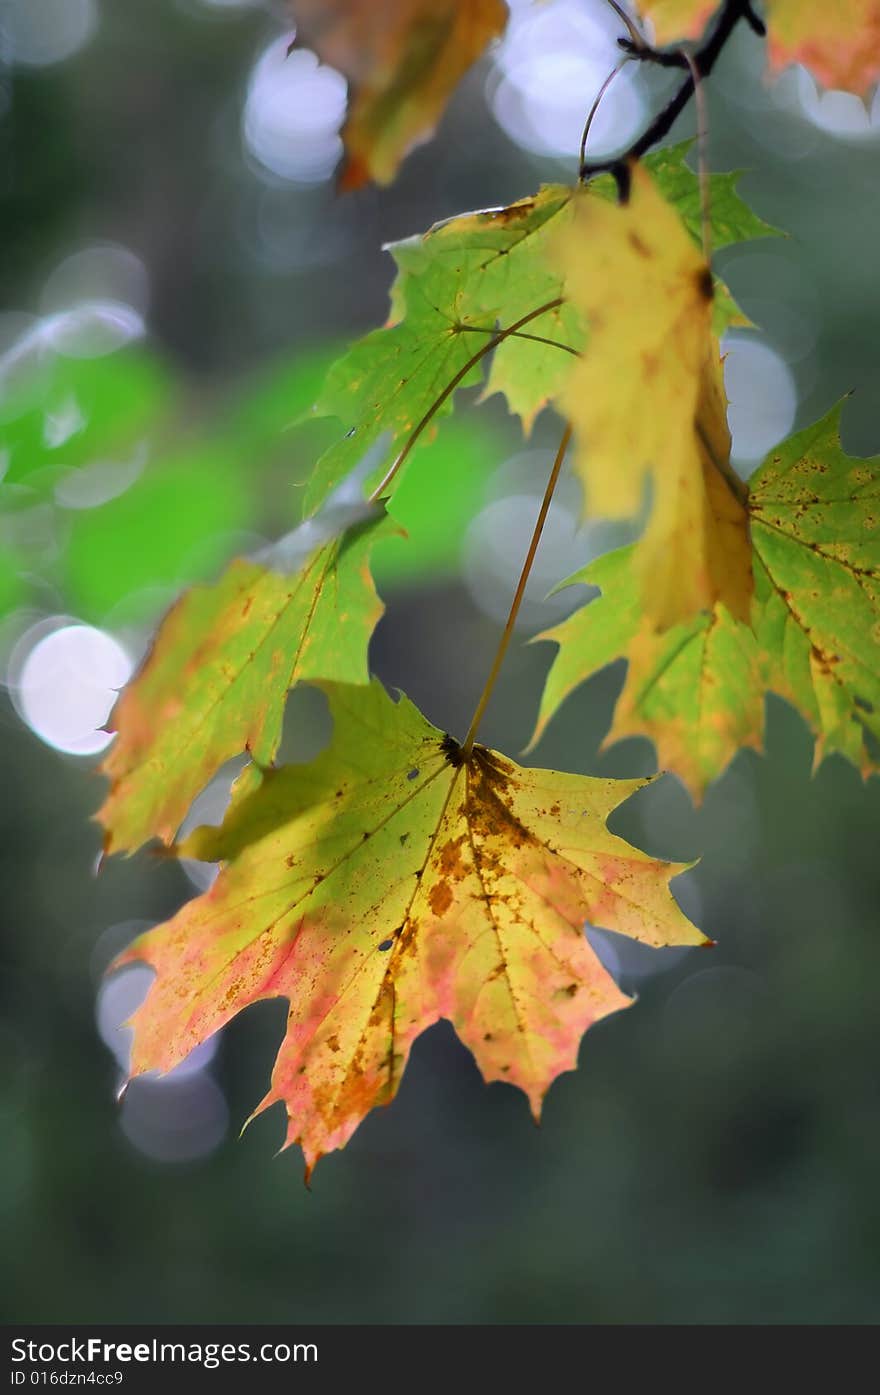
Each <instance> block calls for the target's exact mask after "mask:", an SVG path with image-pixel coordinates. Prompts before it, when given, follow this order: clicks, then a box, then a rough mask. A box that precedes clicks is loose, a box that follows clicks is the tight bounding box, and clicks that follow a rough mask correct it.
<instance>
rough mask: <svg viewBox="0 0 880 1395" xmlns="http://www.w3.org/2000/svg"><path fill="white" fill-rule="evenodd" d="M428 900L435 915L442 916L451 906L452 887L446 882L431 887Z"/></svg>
mask: <svg viewBox="0 0 880 1395" xmlns="http://www.w3.org/2000/svg"><path fill="white" fill-rule="evenodd" d="M428 900H429V902H430V904H431V910H432V911H433V912H434V914H435V915H438V916H439V915H444V914H445V913H446V911H448V910H449V907H450V906H451V905H452V887H451V886H450V885H449V883H448V882H437V884H436V886H432V887H431V894H430V896H429V897H428Z"/></svg>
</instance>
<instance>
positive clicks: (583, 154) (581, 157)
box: [578, 6, 632, 184]
mask: <svg viewBox="0 0 880 1395" xmlns="http://www.w3.org/2000/svg"><path fill="white" fill-rule="evenodd" d="M615 8H616V6H615ZM631 56H632V55H631V54H626V55H625V56H624V57H623V58H621V60H620V62H619V63H618V64H617V65H616V66H615V67H614V68H612V69H611V72H610V73H609V74H608V76H607V77H606V79H605V81H604V82H603V83H602V86H601V87H600V88H599V91H598V92H597V93H596V96H595V98H594V99H593V105H592V106H591V107H590V110H589V112H588V113H587V119H586V121H585V122H584V129H583V133H582V135H581V148H580V152H579V154H578V183H579V184H583V182H584V173H583V172H584V167H585V164H586V159H587V141H588V140H589V139H590V131H591V129H592V126H593V122H594V121H595V119H596V113H597V111H598V110H599V108H600V106H601V105H602V99H603V97H604V96H605V93H606V92H607V91H608V89H609V87H610V86H611V84H612V82H613V81H614V79H615V78H616V77H617V74H618V73H619V72H620V70H621V68H625V67H626V65H627V63H628V62H629V61H630V58H631Z"/></svg>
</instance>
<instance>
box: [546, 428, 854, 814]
mask: <svg viewBox="0 0 880 1395" xmlns="http://www.w3.org/2000/svg"><path fill="white" fill-rule="evenodd" d="M839 416H840V411H839V408H835V409H834V410H833V411H832V412H830V413H829V414H828V415H827V416H826V417H825V418H823V420H822V421H820V422H818V423H816V424H815V425H814V426H811V427H809V428H808V429H807V430H805V431H801V432H799V433H797V434H796V435H794V436H792V437H790V438H789V440H787V441H785V442H784V443H783V444H782V445H781V446H779V447H778V448H777V449H776V450H774V451H772V452H771V453H770V455H769V456H768V458H767V460H766V461H765V462H764V464H763V465H762V466H761V468H760V470H759V471H758V472H757V473H756V475H755V476H754V477H753V479H752V481H751V483H750V487H749V499H748V513H749V522H750V531H751V538H752V566H753V573H754V578H755V595H754V598H753V602H752V615H751V625H750V626H749V625H745V624H742V623H740V622H738V621H735V620H733V619H732V618H731V616H730V615H729V614H728V613H727V611H726V610H725V609H724V607H723V606H720V605H718V606H716V607H715V608H714V610H713V611H712V612H711V614H709V613H706V612H703V613H702V614H699V615H696V616H694V617H693V618H692V619H690V620H689V621H687V622H685V623H682V624H679V625H676V626H674V627H673V628H672V629H670V630H668V631H666V632H664V633H663V634H655V633H654V632H653V631H652V630H651V629H650V627H649V626H647V625H646V624H645V623H644V622H643V621H642V618H641V606H640V601H639V592H638V585H637V579H636V577H635V573H634V570H633V567H632V549H630V548H623V549H620V550H619V551H618V552H616V553H610V554H608V555H607V556H605V557H602V558H600V559H599V560H598V561H597V562H594V563H593V564H592V565H591V566H589V567H586V568H585V569H584V570H583V571H582V572H579V573H578V574H577V575H576V576H574V577H572V578H571V580H572V582H582V583H583V582H586V583H588V584H591V585H593V586H599V587H600V588H601V590H602V597H601V599H599V600H593V601H590V602H588V603H587V605H586V606H584V607H582V608H581V609H580V610H578V611H576V612H575V613H574V614H573V615H571V616H569V618H568V619H567V620H565V621H563V623H562V624H561V625H558V626H556V627H555V628H554V629H552V630H548V631H547V632H546V633H545V634H543V635H541V636H539V638H540V639H547V640H552V641H554V642H555V643H556V644H557V645H558V646H559V650H558V653H557V655H556V657H555V659H554V662H553V664H552V666H551V669H550V672H549V674H548V676H547V682H546V685H545V689H544V693H543V697H542V700H541V707H540V714H539V718H538V724H537V727H536V730H535V734H534V736H533V738H532V744H533V745H534V744H535V742H537V740H538V739H539V737H540V735H541V734H542V732H543V731H544V729H545V727H546V725H547V723H548V721H549V720H550V718H551V717H552V715H553V713H554V712H555V711H556V710H557V708H558V707H559V705H560V703H561V702H563V701H564V699H565V698H566V697H567V696H568V694H569V693H571V692H572V691H573V690H574V689H575V688H576V687H577V686H578V685H579V684H580V683H582V682H583V681H584V680H585V679H586V678H588V677H590V676H591V675H592V674H593V673H596V672H598V670H599V669H601V668H603V667H605V665H606V664H608V663H610V662H612V660H614V659H616V658H619V657H621V656H625V657H626V658H627V659H628V660H629V669H628V673H627V680H626V684H625V686H624V689H623V691H622V693H621V697H620V699H619V702H618V706H617V710H616V713H615V719H614V724H613V726H612V729H611V732H610V733H609V737H608V741H614V740H617V739H619V738H621V737H623V736H629V735H634V734H636V733H640V734H644V735H646V736H648V737H650V738H651V739H652V740H653V741H654V743H655V745H656V747H657V753H658V760H659V762H660V763H661V765H663V766H666V767H668V768H670V769H674V770H676V771H677V772H678V774H680V775H681V777H682V779H684V780H685V782H686V783H687V784H688V786H689V787H690V789H691V790H692V791H693V793H694V794H695V795H697V796H699V795H700V794H701V793H702V791H703V790H704V789H705V787H706V786H707V785H708V784H709V783H710V782H711V781H712V780H713V779H715V778H716V777H717V776H718V775H720V774H721V772H722V771H723V770H724V768H725V767H726V765H727V764H728V762H729V760H730V759H731V758H732V756H733V755H734V753H735V751H736V750H737V749H739V748H740V747H741V746H754V747H756V748H760V746H761V743H762V738H763V694H764V692H765V691H772V692H775V693H778V694H780V695H781V696H782V697H785V698H787V699H788V701H790V702H791V703H792V704H793V705H794V706H795V707H797V708H798V710H799V711H800V712H801V713H802V714H803V716H804V717H805V719H806V720H807V722H808V723H809V725H810V727H811V729H812V730H813V732H814V734H815V736H816V761H817V763H818V762H819V761H821V760H822V758H823V757H824V756H825V755H827V754H829V753H831V752H833V751H837V752H839V753H840V754H842V755H844V756H846V757H847V758H848V759H849V760H851V761H852V762H853V764H855V765H857V766H858V767H859V768H860V769H861V770H862V772H863V773H864V774H866V773H868V772H869V771H870V770H872V769H876V766H877V763H876V759H875V758H874V757H873V756H872V754H871V751H870V748H869V744H866V739H865V738H866V734H867V733H871V734H872V735H873V737H875V738H876V737H880V645H878V640H880V457H875V458H873V459H854V458H853V457H850V456H848V455H846V453H845V452H844V451H843V449H842V448H841V445H840V438H839Z"/></svg>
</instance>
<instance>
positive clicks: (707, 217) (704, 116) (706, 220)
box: [681, 48, 712, 262]
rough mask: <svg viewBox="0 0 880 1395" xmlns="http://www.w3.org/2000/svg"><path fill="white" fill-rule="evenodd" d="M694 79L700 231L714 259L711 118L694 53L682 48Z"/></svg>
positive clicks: (709, 257)
mask: <svg viewBox="0 0 880 1395" xmlns="http://www.w3.org/2000/svg"><path fill="white" fill-rule="evenodd" d="M681 52H682V54H683V55H684V57H685V60H686V61H687V65H688V67H689V68H690V72H691V77H692V78H693V80H694V97H695V100H696V105H697V175H698V178H699V181H700V232H701V234H702V239H703V256H704V257H705V258H706V261H707V262H711V260H712V209H711V198H710V191H709V162H708V160H707V158H706V141H707V137H708V134H709V118H708V112H707V110H706V94H705V92H704V91H703V79H702V77H701V76H700V71H699V69H698V67H697V65H696V63H695V62H694V57H693V54H692V53H690V52H689V51H688V50H687V49H686V48H683V49H682V50H681Z"/></svg>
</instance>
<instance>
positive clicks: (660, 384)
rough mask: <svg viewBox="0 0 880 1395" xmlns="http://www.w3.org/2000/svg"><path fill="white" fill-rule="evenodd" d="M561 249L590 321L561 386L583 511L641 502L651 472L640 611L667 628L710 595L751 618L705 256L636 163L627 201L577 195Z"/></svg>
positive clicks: (632, 507) (612, 513)
mask: <svg viewBox="0 0 880 1395" xmlns="http://www.w3.org/2000/svg"><path fill="white" fill-rule="evenodd" d="M557 257H558V260H559V264H560V266H561V267H562V268H563V270H564V272H565V277H566V293H567V295H568V297H569V299H570V300H572V301H573V303H574V304H575V305H576V306H577V307H578V308H579V309H580V310H581V311H582V312H583V314H584V317H585V318H586V320H587V322H588V324H589V329H590V338H589V344H588V346H587V349H586V350H585V352H584V354H583V356H582V358H581V359H580V360H579V361H578V363H577V364H576V366H575V367H574V369H573V370H572V371H571V372H570V373H569V376H568V378H567V380H566V382H565V385H564V387H563V389H562V391H561V393H560V398H559V400H560V407H561V410H562V411H563V412H564V413H565V414H566V415H567V416H568V418H569V420H570V421H571V423H572V425H573V427H574V429H575V434H576V441H577V451H576V456H575V469H576V472H577V473H578V474H579V476H580V478H581V480H582V481H583V483H584V486H585V493H586V499H587V504H588V507H589V510H590V512H591V513H592V514H601V515H605V516H607V517H621V516H626V515H633V514H635V513H636V512H637V511H638V509H639V506H640V504H641V501H642V497H643V493H644V491H645V487H646V485H647V483H648V481H650V482H651V485H652V493H653V499H652V508H651V517H650V521H649V523H648V527H647V529H646V532H645V535H644V537H643V539H642V542H641V543H640V545H639V549H638V554H637V563H636V565H637V567H638V569H639V571H640V574H641V577H642V585H643V602H644V608H645V613H646V615H647V616H648V618H649V619H650V620H651V621H652V622H653V623H654V624H655V625H656V626H657V628H668V627H669V626H671V625H673V624H675V623H676V622H678V621H679V620H682V619H684V618H687V617H688V616H690V615H692V614H694V613H696V612H698V611H699V610H701V609H704V608H705V609H708V608H711V607H712V606H713V605H714V604H715V602H716V601H721V602H723V603H724V604H725V605H726V607H727V608H728V610H729V611H730V612H731V614H732V615H734V616H736V617H742V618H744V617H746V616H747V615H748V605H749V595H750V592H751V573H750V568H749V545H748V536H747V529H746V516H745V511H744V509H743V506H742V503H741V501H740V499H739V498H738V497H737V493H736V487H735V485H734V484H733V483H732V482H731V481H732V476H731V472H730V468H729V455H730V437H729V433H728V430H727V420H726V402H725V398H724V390H723V385H722V381H721V367H720V354H719V350H718V346H717V342H716V340H715V338H714V335H713V333H712V328H711V313H712V276H711V272H710V270H709V267H708V266H707V264H706V262H705V260H704V259H703V256H702V254H701V252H700V251H699V250H698V249H697V248H696V247H695V246H694V243H693V241H692V239H691V238H690V237H689V236H688V234H687V232H686V230H685V228H684V227H683V225H682V222H681V219H680V218H679V217H678V215H677V213H676V212H675V210H674V209H673V208H672V207H671V206H670V205H669V204H668V203H666V201H665V200H664V199H663V198H662V197H661V196H660V194H659V193H658V191H657V189H656V188H655V186H654V184H653V183H652V181H651V180H650V178H649V177H648V175H647V174H645V173H644V172H643V171H642V170H641V169H640V168H639V167H638V166H636V167H635V168H634V169H633V171H632V194H631V197H630V199H629V201H628V203H627V204H625V205H623V206H616V205H613V204H610V203H607V202H605V201H603V200H599V199H595V198H591V197H590V195H589V194H586V195H584V196H582V197H581V198H580V199H579V200H578V206H577V208H576V210H575V215H574V217H573V218H572V220H571V222H570V223H569V225H568V226H567V227H566V228H565V229H563V231H562V234H561V236H560V237H559V239H558V244H557Z"/></svg>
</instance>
